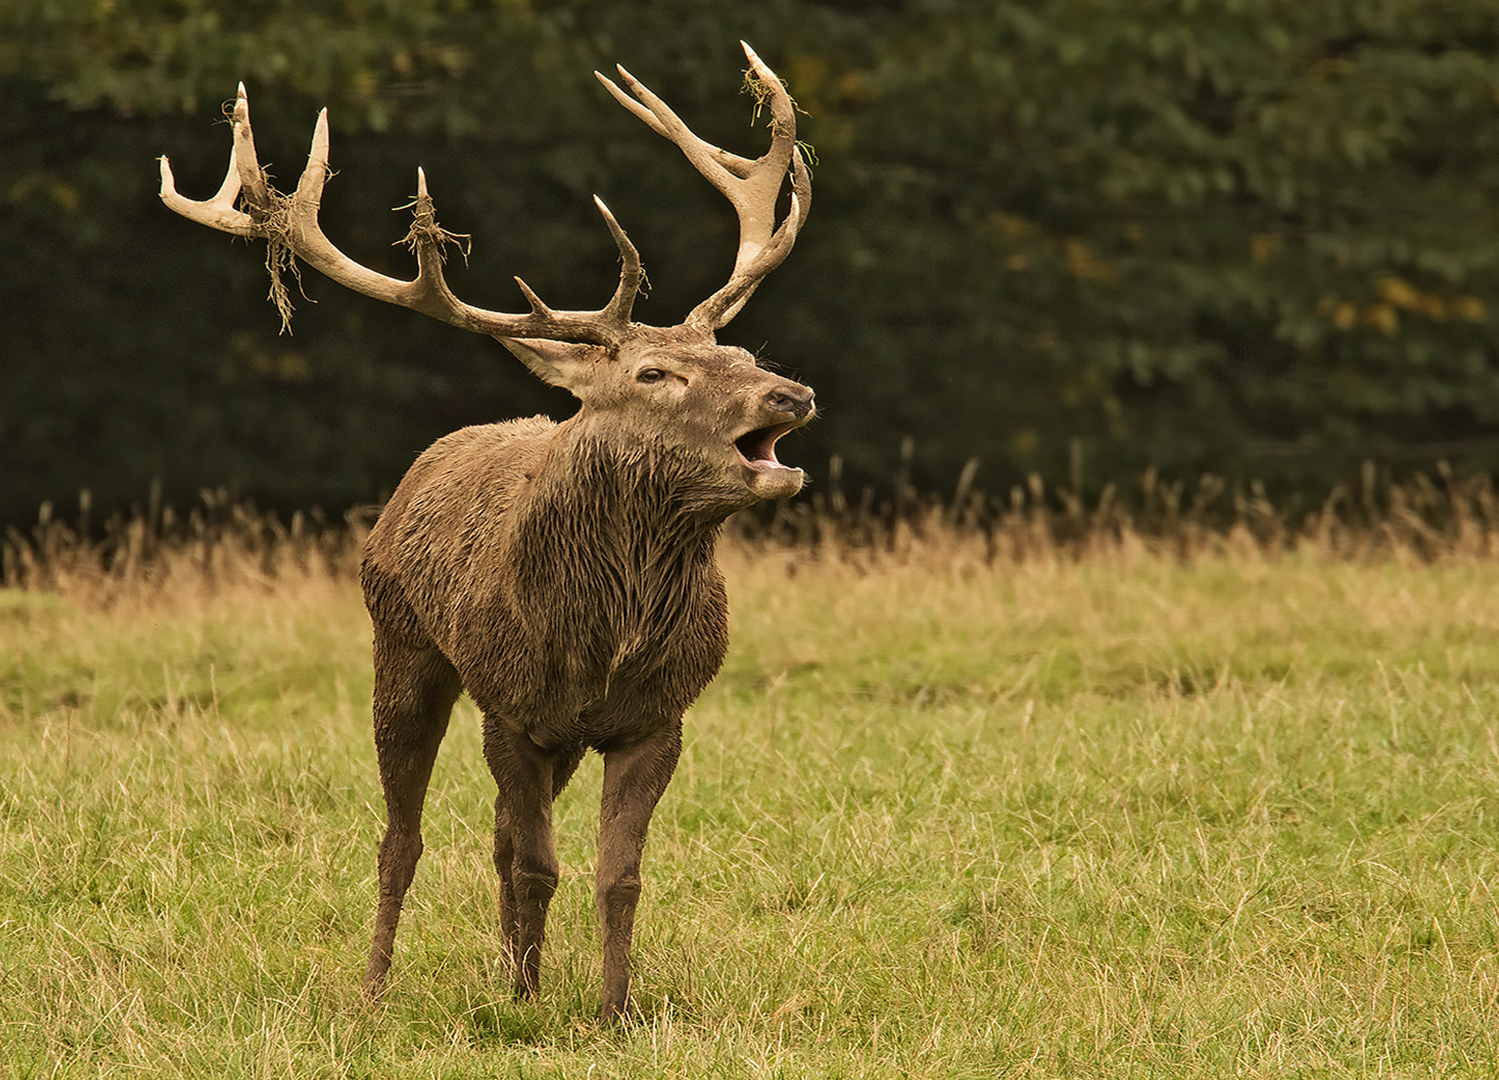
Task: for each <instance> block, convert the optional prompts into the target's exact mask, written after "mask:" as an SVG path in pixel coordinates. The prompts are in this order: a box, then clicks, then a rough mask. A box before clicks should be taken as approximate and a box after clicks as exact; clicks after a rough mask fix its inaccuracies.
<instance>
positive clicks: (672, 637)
mask: <svg viewBox="0 0 1499 1080" xmlns="http://www.w3.org/2000/svg"><path fill="white" fill-rule="evenodd" d="M745 51H746V55H747V56H748V57H749V60H750V65H751V69H752V71H753V72H754V75H755V78H756V79H757V80H758V81H759V85H760V86H761V87H763V88H764V93H765V95H766V99H767V103H768V104H769V106H770V108H771V112H772V114H773V117H774V124H773V130H774V135H773V139H772V146H771V149H770V151H769V152H767V154H766V155H764V156H763V157H761V158H759V159H757V160H754V161H751V160H748V159H744V158H739V157H737V156H735V155H732V154H729V153H727V152H725V151H723V150H720V149H718V148H717V147H712V146H710V145H708V144H706V143H703V142H702V141H701V140H699V139H697V137H696V136H694V135H692V133H691V132H690V131H688V130H687V129H686V127H685V126H684V125H683V124H682V123H681V121H680V120H679V119H677V117H676V116H675V115H674V114H673V113H672V112H671V110H670V109H669V108H667V107H666V105H665V104H664V103H663V102H661V101H660V99H658V98H656V97H655V95H653V94H651V93H650V91H649V90H647V89H645V87H643V86H642V85H641V84H640V83H638V82H637V81H636V80H634V79H633V78H632V77H631V76H630V75H629V74H628V73H627V72H625V71H624V69H623V68H621V69H620V74H621V76H622V78H624V80H625V81H626V83H627V85H628V86H629V87H630V89H631V91H632V92H633V93H634V95H635V97H634V98H631V97H629V96H628V95H626V94H625V93H624V91H622V90H620V88H619V87H617V86H616V85H614V84H613V83H612V82H610V81H609V80H607V79H603V77H602V76H600V79H601V80H602V81H603V82H604V83H605V85H606V86H607V87H608V88H609V90H610V92H611V93H613V94H614V95H615V97H616V98H618V99H619V100H620V101H621V102H622V103H623V104H625V105H626V106H627V107H628V108H629V109H630V110H631V111H632V112H634V113H635V114H636V115H637V116H639V117H641V118H642V119H643V120H645V121H646V122H647V123H648V124H649V125H650V126H651V127H652V128H653V129H654V130H656V131H658V132H659V133H661V134H662V135H665V136H666V137H667V138H669V139H671V140H672V141H673V142H675V143H676V144H677V145H678V146H679V147H680V148H681V149H682V150H683V152H684V153H685V154H686V155H687V157H688V159H689V160H691V161H692V162H693V164H694V165H695V166H696V167H697V168H698V169H699V170H700V171H702V172H703V174H704V175H705V176H707V177H708V179H709V180H711V181H712V182H713V183H714V184H715V186H718V187H719V189H720V190H721V191H723V192H724V194H725V195H727V196H728V197H729V199H730V200H731V202H733V204H734V206H735V208H736V210H737V211H738V213H739V218H740V231H741V236H740V247H739V253H738V257H737V258H736V260H735V267H734V272H733V274H732V275H731V276H730V279H729V282H728V284H727V285H725V286H724V287H723V288H722V289H720V290H719V291H718V292H717V293H715V294H714V295H713V296H711V297H709V298H708V299H707V300H705V301H704V302H703V303H701V304H699V305H698V307H697V308H695V309H694V310H693V311H692V313H691V314H689V315H688V317H687V319H686V320H685V321H684V322H683V323H681V324H680V325H678V326H674V327H667V328H657V327H650V326H644V325H641V324H638V323H635V322H633V321H632V320H631V318H630V313H631V309H632V306H633V303H634V300H635V297H636V294H637V293H638V291H639V288H640V285H641V282H642V280H643V270H642V269H641V265H640V259H639V256H638V254H637V253H636V251H635V248H634V246H633V245H632V244H631V243H630V241H629V239H628V237H627V236H625V234H624V231H623V230H622V229H621V228H619V226H618V224H617V223H616V222H615V221H614V219H613V217H612V215H610V214H609V213H608V211H607V209H604V208H603V204H602V203H600V204H599V206H600V209H601V210H602V211H603V213H604V217H605V221H606V223H607V224H608V226H609V228H610V231H611V233H612V234H613V236H614V238H615V241H616V243H617V244H618V246H619V249H620V255H621V260H622V268H621V272H620V283H619V287H618V289H617V290H616V292H615V294H614V297H613V299H611V300H610V302H609V304H608V305H606V306H605V307H604V308H603V309H600V310H599V311H597V312H567V311H562V312H559V311H554V310H553V309H551V308H549V307H547V306H546V305H545V304H544V303H542V301H541V300H540V299H539V298H538V297H537V296H536V295H535V294H534V293H532V292H531V290H530V289H528V288H526V286H525V285H524V283H521V288H522V290H523V292H524V293H525V295H526V298H527V300H528V301H529V303H530V306H531V311H530V312H529V313H528V314H525V315H508V314H502V313H498V312H491V311H485V310H482V309H479V308H474V307H470V306H469V305H467V304H464V303H463V302H462V301H459V300H458V299H457V298H456V297H455V296H453V294H452V292H451V290H449V288H448V286H447V283H446V282H445V280H444V279H443V274H442V254H441V250H442V247H443V245H444V244H445V243H446V242H447V241H448V239H449V236H448V234H447V233H445V232H444V231H443V230H442V229H441V228H440V227H439V226H438V225H437V223H436V218H435V213H434V211H433V209H432V203H431V199H430V197H429V196H428V194H427V191H426V181H425V178H424V177H422V176H421V174H420V172H419V174H418V195H417V200H416V204H415V206H416V223H415V224H414V225H413V227H412V232H411V236H410V240H411V243H412V245H413V247H414V249H415V251H416V255H417V263H418V267H419V273H418V275H417V277H416V279H414V280H413V281H409V282H406V281H398V280H395V279H391V278H386V277H384V276H383V275H379V274H376V273H375V272H373V271H371V270H368V269H366V268H365V267H362V266H359V265H358V264H357V263H354V262H353V261H352V260H350V259H349V258H348V257H347V256H345V255H343V254H342V253H341V252H340V251H338V249H337V248H335V247H334V246H333V245H332V244H331V243H330V242H329V241H328V240H327V238H326V237H325V236H323V234H322V231H321V229H320V227H319V226H318V224H317V218H316V212H317V206H318V204H319V201H320V199H321V194H322V186H323V183H324V182H325V180H326V177H327V172H328V170H327V150H328V146H327V143H328V136H327V122H326V115H325V116H324V117H322V118H320V120H319V123H318V128H317V132H316V134H315V135H314V138H313V147H312V153H311V154H310V155H309V163H308V167H307V169H306V171H305V172H304V173H303V176H302V179H301V181H300V183H299V184H298V187H297V191H296V193H295V194H294V195H293V196H290V197H286V196H278V195H276V194H275V193H274V192H271V191H270V189H269V187H268V185H267V183H266V181H265V178H264V174H263V172H262V170H261V169H260V166H259V163H258V161H257V160H256V158H255V153H254V141H253V137H252V135H251V133H250V126H249V107H248V104H247V101H246V99H245V96H244V92H243V87H241V93H240V98H239V101H238V103H237V104H236V107H235V125H234V141H235V153H234V156H233V157H232V158H231V163H230V169H229V175H228V176H227V177H226V179H225V182H224V186H223V188H221V190H220V192H219V194H218V195H217V196H216V197H215V198H214V199H212V200H208V201H206V202H201V203H199V202H193V201H191V200H187V199H184V198H183V197H182V196H180V195H178V194H177V193H176V191H175V188H174V187H173V184H172V178H171V172H170V169H169V168H168V166H167V164H166V161H165V159H163V160H162V179H163V191H162V198H163V199H164V200H165V201H166V202H167V203H168V205H169V206H171V207H172V208H173V209H174V210H177V211H178V212H179V213H182V214H184V215H185V216H187V217H190V218H192V219H194V220H197V221H200V222H202V223H203V224H206V225H210V226H211V227H213V228H217V229H220V230H222V231H227V232H232V233H236V234H239V235H248V236H264V237H267V238H268V239H270V241H271V243H272V245H273V252H272V258H271V263H272V265H275V264H276V261H277V258H278V256H277V255H276V251H275V249H276V247H277V245H279V246H280V248H282V249H284V250H286V251H289V252H291V253H292V254H295V255H296V256H298V257H300V258H302V259H303V260H304V261H306V262H308V263H310V264H311V265H313V266H315V267H317V268H318V269H320V270H322V271H323V272H324V273H326V274H328V275H329V276H330V277H333V278H334V279H335V280H337V281H339V282H341V283H343V284H345V285H348V286H349V287H351V288H354V289H356V290H358V291H360V292H365V293H367V294H369V295H372V296H376V297H378V298H380V299H383V300H387V301H390V302H392V303H398V304H402V305H404V306H408V307H412V308H414V309H416V310H419V311H422V312H424V313H426V314H430V315H434V316H436V317H438V318H441V319H444V320H445V321H448V322H451V323H454V324H456V325H459V326H462V327H465V328H467V329H471V330H477V331H480V332H483V333H488V334H490V335H492V336H494V337H496V338H497V339H499V340H500V341H501V342H502V343H503V344H504V345H505V347H506V348H508V349H509V350H510V351H511V352H512V353H514V354H515V355H516V356H517V357H518V358H519V359H520V360H521V361H522V362H523V363H525V364H526V366H527V367H529V368H530V369H531V370H532V371H533V372H534V373H535V374H536V375H537V376H539V377H540V378H542V379H544V380H545V381H547V382H549V383H552V384H553V385H557V386H562V387H565V388H566V389H568V390H569V391H571V392H572V393H573V395H574V396H575V397H577V398H578V399H579V401H580V402H581V405H580V408H579V410H578V412H577V413H576V414H575V415H574V416H573V417H571V418H570V419H568V420H566V421H563V422H562V423H553V422H552V421H550V420H547V419H545V418H542V417H533V418H531V419H526V420H512V421H509V422H507V423H501V424H491V425H484V426H479V427H470V428H465V429H463V430H461V431H458V432H455V433H453V434H452V435H449V436H447V437H445V438H443V439H440V440H438V441H437V442H436V443H435V444H433V446H432V447H430V448H429V449H428V450H427V451H426V452H424V453H423V454H422V455H421V456H420V457H419V458H418V459H417V460H416V462H415V463H414V464H413V465H412V466H411V469H410V470H409V471H408V472H407V474H406V476H405V478H404V479H403V480H402V481H401V483H400V485H399V486H398V487H397V488H396V491H395V493H394V495H393V496H392V497H391V499H390V502H389V503H388V504H387V505H386V507H385V509H384V510H383V512H382V513H381V515H380V518H379V520H378V521H377V522H376V524H375V527H374V529H373V530H372V531H371V533H370V537H369V540H368V543H367V545H366V548H365V553H364V559H363V562H362V565H361V572H360V576H361V581H362V584H363V587H364V593H365V602H366V605H367V607H368V608H369V612H370V618H371V621H372V622H373V625H374V669H375V688H374V700H373V715H374V732H375V747H376V751H377V756H378V759H379V766H380V780H381V786H382V788H383V791H384V795H385V802H386V811H387V824H386V832H385V836H384V838H383V839H382V841H381V844H380V853H379V859H378V868H379V879H380V889H379V901H378V906H377V909H376V914H375V928H374V934H373V939H372V941H371V945H370V958H369V967H368V969H367V971H366V974H365V980H364V988H365V991H366V993H367V994H368V995H370V996H372V997H373V996H375V995H377V994H379V993H380V992H381V990H382V988H383V986H384V983H385V979H386V974H387V972H388V970H389V967H390V964H391V957H392V952H393V948H394V941H395V934H396V925H397V923H398V921H399V918H400V912H401V905H402V903H403V901H404V898H405V895H406V892H407V890H408V889H409V887H410V885H411V882H412V878H413V876H414V874H415V871H416V864H417V861H418V859H419V858H420V855H421V851H422V840H421V814H422V805H423V802H424V801H425V798H426V792H427V785H428V782H429V780H430V777H431V773H432V767H433V763H434V761H435V760H436V756H437V751H438V747H439V745H440V743H441V741H442V738H443V735H444V734H445V732H446V730H447V725H448V718H449V714H450V713H451V711H452V706H453V703H454V702H455V701H456V700H457V697H458V694H459V693H460V692H461V691H463V690H467V691H468V693H469V695H470V696H471V697H472V698H473V700H474V702H475V703H476V704H477V705H478V707H479V710H480V712H481V713H482V715H483V728H484V756H485V759H486V761H487V763H488V765H489V769H490V772H491V773H492V774H493V776H494V779H495V783H496V786H497V795H496V798H495V831H494V863H495V868H496V870H497V871H498V873H499V875H500V881H501V911H500V918H501V924H502V927H503V931H504V937H505V942H506V949H507V952H508V953H509V955H510V957H511V959H512V961H513V965H514V989H515V992H516V994H517V995H519V996H529V995H532V994H534V993H536V991H537V989H538V988H539V985H540V957H541V946H542V940H543V937H544V935H545V927H546V916H547V907H548V904H549V903H550V901H551V897H552V895H553V892H554V891H555V889H556V886H557V879H558V862H557V856H556V851H555V848H554V844H553V839H552V828H551V809H552V802H553V800H554V799H555V798H556V796H557V795H558V794H559V793H560V792H561V791H562V789H563V788H564V787H565V786H566V784H567V782H568V780H569V779H570V778H571V776H572V774H573V772H574V771H575V770H576V768H577V766H578V764H579V762H580V761H581V760H582V757H583V755H584V753H585V752H586V751H587V750H589V749H593V750H597V751H598V752H600V753H601V754H602V755H603V758H604V782H603V797H602V805H601V807H600V815H599V841H598V861H597V866H596V871H595V899H596V903H597V907H598V913H599V922H600V926H601V929H602V937H603V950H604V987H603V1002H602V1006H601V1015H602V1017H603V1018H605V1019H611V1018H614V1017H617V1016H619V1015H620V1014H621V1013H622V1012H624V1011H625V1009H626V1006H627V1002H628V994H629V981H630V967H629V954H630V939H631V935H632V933H633V928H634V920H635V908H636V904H637V902H638V900H639V897H640V890H641V879H640V861H641V853H642V850H643V848H644V844H645V837H646V830H647V827H648V826H649V823H650V818H651V814H652V812H653V811H654V810H655V807H656V803H657V801H658V800H659V799H660V797H661V794H662V792H663V791H664V790H665V788H666V785H667V782H668V781H669V780H670V779H671V775H672V772H673V770H674V769H675V767H676V762H677V757H678V755H679V754H680V752H681V746H682V716H683V714H684V713H685V712H686V710H687V708H688V707H689V706H690V705H691V704H692V702H693V701H694V700H696V698H697V696H698V694H700V693H701V692H702V690H703V688H704V687H705V686H706V685H707V684H708V682H709V681H710V680H711V679H712V678H713V676H714V675H715V674H716V673H717V671H718V667H719V665H720V663H721V662H722V660H723V656H724V651H725V649H726V647H727V643H728V603H727V598H726V596H725V592H724V583H723V577H722V575H721V574H720V573H719V571H718V568H717V566H716V564H715V562H714V555H713V552H714V544H715V541H716V538H717V536H718V532H719V527H720V525H721V524H722V522H723V520H724V519H725V518H726V517H728V516H729V515H730V514H732V513H733V512H734V511H736V510H739V509H742V508H744V507H747V506H750V505H752V504H753V503H755V502H758V501H760V500H762V499H779V498H785V497H787V496H789V495H793V494H795V493H796V492H797V491H798V490H800V488H801V485H802V480H803V475H802V472H801V470H800V469H794V468H788V467H786V466H784V465H782V464H781V463H780V462H779V461H778V460H777V459H776V456H775V443H776V440H777V439H779V438H780V437H781V436H782V435H784V434H785V433H786V432H788V431H790V430H792V429H794V428H796V427H799V426H801V425H802V424H804V423H806V422H807V421H808V420H810V419H811V418H812V416H813V415H814V413H815V409H814V407H813V395H812V391H811V390H809V389H808V388H807V387H805V386H802V385H801V384H800V383H797V382H794V381H792V380H790V379H787V378H783V377H782V376H779V375H776V374H774V373H772V372H769V371H767V370H765V369H764V368H761V367H760V366H758V364H757V363H756V362H755V359H754V357H752V356H751V355H750V354H749V353H747V352H745V351H744V350H742V349H736V348H729V347H725V346H720V345H718V344H717V343H716V342H715V340H714V337H713V332H714V331H715V330H716V329H718V328H719V327H721V326H723V325H724V324H725V323H726V322H727V321H728V320H729V319H730V318H732V317H733V315H734V313H735V312H737V311H738V310H739V308H740V306H742V305H743V303H744V301H745V300H746V299H747V298H748V297H749V295H750V294H751V293H752V292H753V291H754V289H755V287H756V286H757V285H758V283H759V281H760V280H761V279H762V278H763V277H764V276H765V274H766V273H768V272H769V271H770V270H771V269H773V268H774V267H775V266H776V265H778V264H779V263H780V261H781V260H782V259H784V258H785V256H786V253H787V252H788V251H789V250H790V247H791V244H792V243H793V242H794V241H795V238H796V233H797V230H798V228H799V227H800V224H801V222H802V220H803V219H804V217H805V214H806V209H807V206H808V205H809V200H810V179H809V177H808V174H807V171H806V167H805V164H804V162H803V161H802V158H801V154H800V152H799V151H798V150H796V149H795V118H794V112H793V109H792V106H791V102H790V98H789V97H788V96H787V95H786V92H785V90H784V89H783V88H782V87H781V85H780V83H779V81H778V80H776V78H775V76H774V74H773V73H772V72H771V71H770V70H769V68H766V67H765V66H764V64H763V63H761V62H760V60H759V58H758V57H756V56H755V55H754V53H753V52H752V51H750V50H749V48H748V46H746V47H745ZM788 174H789V175H790V177H791V181H792V197H791V209H790V213H789V214H788V215H787V217H786V218H785V220H784V221H783V222H782V223H781V225H780V226H775V224H774V221H775V212H774V211H775V204H776V199H777V198H778V196H779V193H780V191H781V189H782V186H783V183H784V181H785V179H786V177H787V175H788ZM241 198H242V199H243V202H244V205H245V206H246V209H245V210H240V209H237V208H236V202H237V201H239V200H241Z"/></svg>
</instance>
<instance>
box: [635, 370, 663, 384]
mask: <svg viewBox="0 0 1499 1080" xmlns="http://www.w3.org/2000/svg"><path fill="white" fill-rule="evenodd" d="M664 378H666V372H664V371H662V370H661V369H660V368H654V367H648V368H641V369H640V370H639V371H637V372H636V373H635V381H636V382H643V383H658V382H660V381H661V380H662V379H664Z"/></svg>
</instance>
